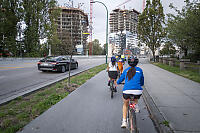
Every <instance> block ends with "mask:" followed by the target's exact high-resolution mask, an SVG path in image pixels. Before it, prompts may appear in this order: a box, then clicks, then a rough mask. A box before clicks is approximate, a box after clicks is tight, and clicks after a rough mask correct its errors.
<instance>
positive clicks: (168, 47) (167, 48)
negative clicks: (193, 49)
mask: <svg viewBox="0 0 200 133" xmlns="http://www.w3.org/2000/svg"><path fill="white" fill-rule="evenodd" d="M175 53H176V49H175V47H174V46H173V44H172V43H170V42H166V43H165V45H164V47H163V49H162V50H160V54H161V55H170V56H173V55H174V54H175Z"/></svg>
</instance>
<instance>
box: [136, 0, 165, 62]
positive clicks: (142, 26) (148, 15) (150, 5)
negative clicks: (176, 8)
mask: <svg viewBox="0 0 200 133" xmlns="http://www.w3.org/2000/svg"><path fill="white" fill-rule="evenodd" d="M163 24H164V13H163V6H162V4H161V2H160V0H152V2H151V1H150V0H147V1H146V8H145V9H144V11H143V12H142V14H140V15H139V22H138V27H137V28H138V37H139V40H140V41H141V42H143V43H145V44H146V45H147V46H148V47H149V48H150V49H151V51H152V53H153V58H154V61H155V51H156V50H157V48H159V47H160V45H161V44H160V43H161V41H162V39H163V38H164V37H165V32H164V29H163Z"/></svg>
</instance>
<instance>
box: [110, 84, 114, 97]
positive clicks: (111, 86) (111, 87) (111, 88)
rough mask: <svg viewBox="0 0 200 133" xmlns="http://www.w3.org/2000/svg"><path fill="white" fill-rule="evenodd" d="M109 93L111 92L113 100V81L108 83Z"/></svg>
mask: <svg viewBox="0 0 200 133" xmlns="http://www.w3.org/2000/svg"><path fill="white" fill-rule="evenodd" d="M110 91H111V98H113V92H114V82H113V80H111V81H110Z"/></svg>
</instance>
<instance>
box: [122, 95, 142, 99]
mask: <svg viewBox="0 0 200 133" xmlns="http://www.w3.org/2000/svg"><path fill="white" fill-rule="evenodd" d="M141 95H142V94H140V95H134V94H125V93H123V98H124V99H126V100H127V99H130V98H131V97H134V99H140V96H141Z"/></svg>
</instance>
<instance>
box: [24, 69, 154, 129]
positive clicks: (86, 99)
mask: <svg viewBox="0 0 200 133" xmlns="http://www.w3.org/2000/svg"><path fill="white" fill-rule="evenodd" d="M107 81H108V76H107V73H106V71H105V70H104V71H102V72H100V73H99V74H97V75H96V76H94V77H93V78H91V79H90V80H88V81H87V82H86V83H85V84H83V85H82V86H81V87H79V88H78V89H76V90H75V91H73V92H72V93H71V94H69V95H68V96H67V97H66V98H64V99H63V100H61V101H60V102H59V103H57V104H56V105H54V106H52V107H51V108H50V109H49V110H47V111H46V112H44V113H43V114H42V115H40V116H39V117H37V118H36V119H35V120H33V121H31V122H30V123H29V124H28V125H27V126H25V127H24V128H23V130H22V131H21V132H22V133H126V132H127V130H126V129H122V128H121V120H122V85H119V86H118V92H117V93H115V94H114V98H113V99H111V97H110V91H109V88H108V86H107ZM139 106H140V108H141V112H140V113H138V114H137V121H138V128H139V131H140V133H156V130H155V128H154V125H153V123H152V121H151V119H150V117H149V114H148V111H147V108H146V106H145V104H144V101H143V99H142V98H141V100H140V101H139Z"/></svg>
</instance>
